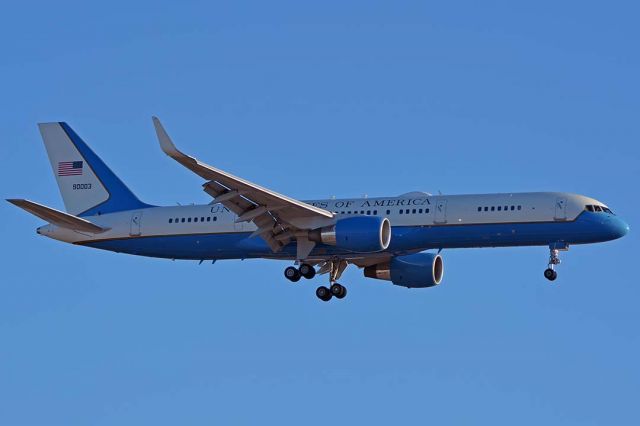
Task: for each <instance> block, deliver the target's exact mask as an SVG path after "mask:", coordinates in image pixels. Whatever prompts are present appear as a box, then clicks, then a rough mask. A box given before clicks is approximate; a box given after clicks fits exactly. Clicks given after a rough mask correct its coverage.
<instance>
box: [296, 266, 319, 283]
mask: <svg viewBox="0 0 640 426" xmlns="http://www.w3.org/2000/svg"><path fill="white" fill-rule="evenodd" d="M299 271H300V274H301V275H302V276H303V277H305V278H306V279H308V280H310V279H311V278H313V277H315V276H316V270H315V269H314V267H313V266H311V265H309V264H308V263H303V264H302V265H300V269H299Z"/></svg>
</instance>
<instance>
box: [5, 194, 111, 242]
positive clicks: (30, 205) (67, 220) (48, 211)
mask: <svg viewBox="0 0 640 426" xmlns="http://www.w3.org/2000/svg"><path fill="white" fill-rule="evenodd" d="M7 201H8V202H10V203H11V204H13V205H16V206H18V207H20V208H21V209H23V210H26V211H28V212H29V213H31V214H32V215H34V216H38V217H39V218H40V219H42V220H46V221H47V222H49V223H51V224H53V225H57V226H60V227H61V228H67V229H72V230H74V231H83V232H90V233H92V234H100V233H102V232H105V231H108V230H109V228H103V227H101V226H98V225H95V224H93V223H91V222H89V221H88V220H85V219H82V218H79V217H78V216H73V215H70V214H68V213H64V212H61V211H60V210H56V209H52V208H51V207H47V206H43V205H42V204H38V203H34V202H33V201H29V200H21V199H11V200H7Z"/></svg>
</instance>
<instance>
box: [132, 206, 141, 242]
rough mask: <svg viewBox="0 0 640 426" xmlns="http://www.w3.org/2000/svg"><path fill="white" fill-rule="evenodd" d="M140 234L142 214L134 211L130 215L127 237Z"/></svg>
mask: <svg viewBox="0 0 640 426" xmlns="http://www.w3.org/2000/svg"><path fill="white" fill-rule="evenodd" d="M140 234H142V212H141V211H135V212H133V213H131V229H130V230H129V235H131V236H137V235H140Z"/></svg>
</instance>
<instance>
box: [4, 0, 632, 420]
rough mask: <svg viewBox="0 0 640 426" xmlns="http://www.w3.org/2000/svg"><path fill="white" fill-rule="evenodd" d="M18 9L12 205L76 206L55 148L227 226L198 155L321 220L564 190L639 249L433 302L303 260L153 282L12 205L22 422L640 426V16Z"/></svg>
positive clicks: (498, 262) (119, 258)
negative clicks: (54, 125) (348, 200)
mask: <svg viewBox="0 0 640 426" xmlns="http://www.w3.org/2000/svg"><path fill="white" fill-rule="evenodd" d="M308 3H310V2H298V1H291V2H264V1H258V2H224V3H221V2H207V1H202V2H165V1H154V2H149V3H147V4H142V3H138V2H135V4H134V3H132V2H102V3H100V4H97V3H93V2H84V1H83V2H80V1H78V2H65V1H63V2H41V3H37V2H35V3H32V2H29V4H27V3H26V2H22V3H21V2H10V3H7V4H4V5H3V11H2V14H1V16H0V40H2V41H1V42H0V43H1V46H2V49H1V53H2V55H1V58H0V88H1V91H0V93H1V99H2V120H0V135H1V138H2V144H1V147H2V151H1V152H2V164H3V167H2V168H0V185H1V188H0V189H1V191H0V195H2V198H8V197H26V198H29V199H32V200H35V201H38V202H42V203H44V204H47V205H51V206H54V207H57V208H61V207H62V201H61V199H60V196H59V194H58V190H57V188H56V185H55V182H54V179H53V177H52V175H51V170H50V166H49V163H48V160H47V157H46V153H45V150H44V146H43V144H42V142H41V140H40V137H39V134H38V131H37V128H36V123H37V122H39V121H58V120H64V121H67V122H68V123H69V124H70V125H72V126H73V127H74V129H75V130H76V131H77V132H78V133H79V134H80V136H82V137H83V138H84V139H85V140H86V141H87V142H88V143H89V144H90V145H91V146H92V147H93V148H94V150H95V151H96V152H97V153H98V154H99V155H101V156H102V158H103V159H104V160H105V161H106V162H107V163H108V164H109V165H110V166H111V168H112V169H113V170H114V171H115V172H116V173H118V174H119V175H120V176H121V177H122V178H123V180H124V181H125V182H126V183H127V184H128V185H129V186H130V187H131V189H132V190H134V192H136V193H137V194H138V195H139V196H140V198H142V199H143V200H144V201H147V202H150V203H155V204H175V203H176V202H180V203H191V202H196V203H206V202H208V201H209V198H208V196H207V195H206V194H205V193H204V192H202V190H201V187H200V184H201V181H200V179H199V178H198V177H196V176H194V175H193V174H191V173H189V172H188V171H186V170H185V169H183V168H181V167H180V166H179V165H177V164H176V163H174V162H172V161H171V160H170V159H168V158H167V157H166V156H164V155H163V154H162V153H161V151H160V149H159V148H158V146H157V144H156V140H155V135H154V132H153V127H152V124H151V119H150V117H151V115H153V114H157V115H158V116H160V117H161V118H162V119H163V121H164V124H165V125H166V127H167V129H168V131H169V132H170V133H171V135H172V136H173V138H174V140H175V141H176V143H178V144H180V145H181V146H182V148H184V149H185V151H187V152H189V153H193V154H194V155H197V156H198V157H199V158H201V159H203V160H204V161H206V162H208V163H210V164H213V165H215V166H218V167H221V168H223V169H225V170H228V171H230V172H232V173H234V174H237V175H240V176H242V177H245V178H247V179H250V180H253V181H255V182H258V183H260V184H262V185H265V186H267V187H269V188H273V189H274V190H277V191H279V192H282V193H285V194H287V195H290V196H293V197H297V198H321V197H330V196H332V195H336V196H345V197H351V196H360V195H362V194H369V195H370V196H374V195H396V194H401V193H404V192H408V191H411V190H424V191H430V192H437V191H439V190H440V191H442V192H443V193H445V194H458V193H473V192H515V191H533V190H541V191H546V190H560V191H570V192H577V193H582V194H586V195H590V196H593V197H595V198H597V199H599V200H602V201H603V202H605V203H608V204H609V205H610V206H611V208H612V209H613V210H614V211H615V212H616V213H618V214H619V215H621V216H622V217H624V218H625V219H626V220H627V221H628V222H629V223H630V225H631V233H630V234H629V235H628V236H627V237H625V238H624V239H622V240H618V241H614V242H610V243H605V244H599V245H592V246H576V247H572V248H571V250H570V251H569V252H568V253H563V255H562V259H563V264H562V265H561V267H560V270H559V279H558V280H557V281H556V282H555V283H554V284H549V282H547V281H546V280H545V279H544V278H543V276H542V272H543V270H544V268H545V267H546V262H547V256H548V253H547V250H546V249H545V248H518V249H477V250H450V251H445V252H443V254H444V259H445V270H446V272H445V279H444V282H443V284H442V285H440V286H439V287H437V288H434V289H426V290H407V289H403V288H398V287H394V286H392V285H390V284H388V283H386V282H381V281H374V280H366V279H364V278H363V277H362V275H361V272H360V271H358V270H357V269H350V270H348V271H347V273H346V274H345V276H344V277H343V280H342V281H343V282H344V283H345V284H347V285H348V287H349V296H348V298H347V299H345V300H344V301H340V302H335V301H334V302H332V303H327V304H325V303H321V302H319V301H318V300H317V299H316V297H315V295H314V290H315V287H316V286H317V285H320V284H321V283H324V279H321V278H317V279H316V280H314V281H313V282H308V281H307V282H304V281H301V282H300V283H298V284H297V285H293V284H291V283H289V282H288V281H286V280H285V279H284V277H283V276H282V270H283V268H284V267H285V266H286V263H281V262H273V261H266V260H264V261H262V260H255V261H244V262H241V261H223V262H218V263H216V264H215V265H213V266H212V265H210V264H203V265H201V266H198V265H197V263H196V262H171V261H167V260H157V259H146V258H136V257H129V256H125V255H119V254H114V253H109V252H101V251H97V250H90V249H87V248H82V247H73V246H69V245H64V244H62V243H58V242H56V241H53V240H48V239H45V238H43V237H39V236H37V235H36V234H35V232H34V230H35V228H36V227H37V226H39V225H40V224H41V223H42V222H41V221H39V220H38V219H36V218H34V217H32V216H30V215H28V214H26V213H24V212H22V211H21V210H19V209H17V208H15V207H14V206H11V205H9V204H8V203H4V202H3V203H2V205H1V206H0V214H1V215H2V221H1V222H0V223H1V226H2V240H3V243H2V246H1V248H0V255H1V256H0V258H1V259H2V270H3V274H2V278H1V281H0V424H2V425H57V424H59V425H76V424H78V425H87V424H91V425H112V424H118V425H140V424H154V425H162V424H172V425H173V424H189V425H195V424H264V423H277V424H319V425H320V424H327V423H329V422H331V423H338V424H339V423H351V424H394V423H395V424H397V423H414V424H415V423H419V424H470V425H471V424H472V425H476V424H492V425H513V424H518V425H536V426H537V425H541V424H544V425H580V426H585V425H632V424H633V425H637V424H639V422H640V419H639V414H638V407H637V403H638V400H639V399H640V371H639V367H638V359H639V357H640V337H639V332H638V326H639V325H640V315H639V313H638V311H639V309H638V303H639V300H640V286H639V285H638V267H637V264H638V263H637V262H638V232H640V229H638V228H639V226H638V225H639V224H640V215H639V214H638V210H640V203H639V202H638V198H637V183H638V177H639V175H640V173H639V168H640V167H639V161H640V148H639V147H638V143H639V139H640V131H639V128H638V117H640V101H639V99H640V90H639V83H638V81H639V80H638V76H639V75H640V60H639V56H638V42H639V40H640V29H639V28H640V27H639V26H638V21H637V17H638V14H639V12H640V9H638V7H637V5H636V4H635V2H615V3H606V4H605V3H602V2H584V1H580V2H567V3H564V2H563V3H562V4H561V3H559V2H555V1H553V2H533V3H530V4H528V5H517V6H516V5H514V2H507V1H505V2H480V3H478V2H456V3H448V4H447V5H446V6H443V5H438V4H432V5H429V4H427V2H377V1H360V2H345V1H339V2H333V1H324V2H313V5H310V4H308Z"/></svg>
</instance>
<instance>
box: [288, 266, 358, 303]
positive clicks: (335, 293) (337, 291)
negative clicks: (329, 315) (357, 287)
mask: <svg viewBox="0 0 640 426" xmlns="http://www.w3.org/2000/svg"><path fill="white" fill-rule="evenodd" d="M347 265H348V263H347V262H346V261H345V260H339V259H337V260H330V261H327V262H325V263H324V264H323V265H322V266H321V267H320V270H319V271H318V274H326V273H328V274H329V284H330V285H329V287H325V286H320V287H318V288H317V289H316V296H317V297H318V299H320V300H322V301H323V302H328V301H329V300H331V299H332V298H334V297H335V298H336V299H344V298H345V296H346V295H347V288H346V287H345V286H343V285H342V284H340V283H338V282H337V280H338V278H340V276H341V275H342V272H343V271H344V270H345V268H346V267H347ZM284 276H285V278H286V279H288V280H289V281H292V282H298V281H300V278H306V279H308V280H310V279H312V278H313V277H315V276H316V270H315V268H314V267H313V266H311V265H309V264H308V263H302V264H301V265H300V266H299V267H298V268H296V267H294V266H289V267H287V268H286V269H285V270H284Z"/></svg>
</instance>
